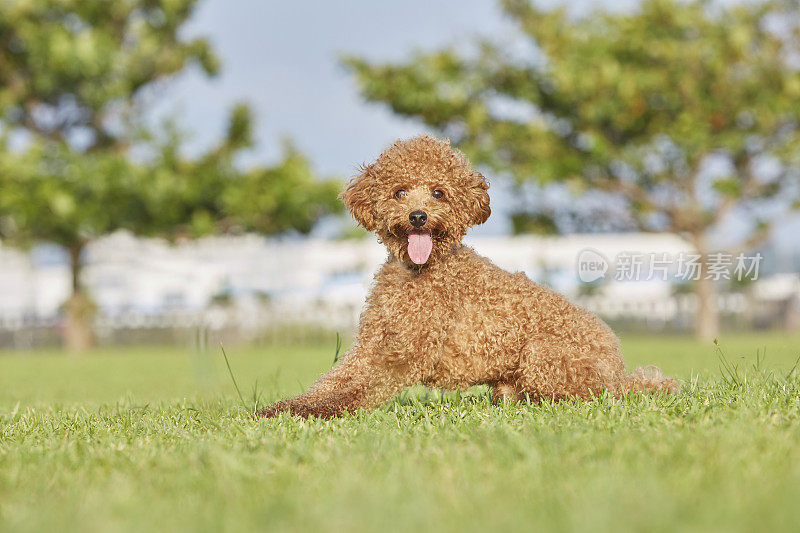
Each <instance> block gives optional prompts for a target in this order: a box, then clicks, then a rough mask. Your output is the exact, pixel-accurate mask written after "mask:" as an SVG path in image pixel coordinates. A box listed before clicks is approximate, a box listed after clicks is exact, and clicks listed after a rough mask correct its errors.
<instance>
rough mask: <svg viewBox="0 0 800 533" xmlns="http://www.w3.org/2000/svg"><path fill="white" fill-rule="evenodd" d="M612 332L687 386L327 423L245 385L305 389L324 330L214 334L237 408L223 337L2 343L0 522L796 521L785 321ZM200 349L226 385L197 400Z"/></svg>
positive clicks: (761, 526)
mask: <svg viewBox="0 0 800 533" xmlns="http://www.w3.org/2000/svg"><path fill="white" fill-rule="evenodd" d="M623 343H624V345H625V346H626V354H627V355H628V359H629V360H630V362H629V364H638V363H642V362H647V363H652V362H656V363H658V364H660V365H662V366H663V367H666V368H669V371H670V372H677V375H678V376H679V378H680V379H681V382H682V385H683V391H682V392H681V394H680V395H679V396H678V397H677V398H670V397H642V396H631V397H628V398H624V399H621V400H617V401H613V400H610V399H608V398H598V399H597V400H595V401H592V402H586V403H582V402H557V403H551V402H544V403H543V404H541V405H525V404H516V403H506V404H503V405H497V406H495V405H492V404H491V398H490V397H489V395H488V393H487V391H486V390H485V389H478V390H471V391H468V392H462V393H440V392H437V391H430V390H427V389H414V390H409V391H406V392H404V393H403V394H401V395H400V396H399V397H397V398H396V399H395V400H394V401H392V402H390V403H389V404H387V405H386V406H384V407H382V408H381V409H379V410H377V411H375V412H372V413H360V414H358V415H356V416H348V417H344V418H342V419H339V420H333V421H320V420H309V421H305V420H296V419H291V418H288V417H283V418H278V419H273V420H259V421H253V420H252V419H250V418H249V408H250V405H249V401H250V398H249V394H248V387H249V385H250V384H251V383H252V382H253V381H254V380H255V379H256V378H259V382H260V383H262V384H266V387H263V388H265V389H266V392H267V394H266V396H267V397H266V398H265V400H268V401H271V400H273V399H275V398H276V397H278V396H280V395H283V394H288V393H296V392H298V391H299V389H300V388H301V386H303V385H308V384H309V383H310V382H311V381H313V379H314V378H315V377H316V376H317V375H318V374H319V372H321V371H323V370H324V369H326V368H327V367H329V366H330V362H331V345H330V342H326V343H325V344H324V345H322V346H320V347H319V348H317V349H299V348H293V347H280V348H275V349H257V350H256V349H252V350H242V349H240V348H239V349H235V348H231V347H229V348H227V353H228V358H229V359H230V364H231V366H232V367H233V368H234V369H235V371H236V374H237V376H238V379H239V381H240V382H241V383H240V384H241V385H242V395H243V397H244V399H245V402H248V406H247V408H244V407H242V406H241V404H240V403H239V402H240V400H239V398H238V395H237V393H236V392H235V390H234V388H233V387H232V386H231V383H230V378H229V377H228V375H227V369H226V365H225V361H224V359H223V357H222V356H221V354H219V353H218V351H217V350H216V349H213V350H211V351H212V352H213V355H212V354H211V353H208V354H196V355H194V356H193V357H189V356H188V355H187V354H186V353H182V352H181V351H174V350H173V351H165V350H164V349H159V348H151V349H148V350H146V351H145V352H142V351H141V349H135V350H134V349H119V350H109V351H106V352H97V353H91V354H88V355H87V356H86V357H83V358H80V359H66V358H64V357H61V356H59V355H58V354H52V353H51V354H45V353H38V354H36V356H35V357H31V356H30V355H32V354H8V353H6V354H2V356H0V495H2V498H0V529H3V530H13V531H27V530H31V531H41V530H42V529H54V528H57V529H59V530H66V531H71V530H81V531H85V530H109V529H113V530H122V531H140V530H145V529H159V530H163V529H169V530H175V531H182V530H189V531H196V530H198V529H200V530H204V529H231V530H250V529H268V530H270V531H289V530H291V531H306V530H313V531H342V530H347V531H374V530H375V529H378V528H381V527H385V525H386V524H391V528H390V529H392V530H414V531H418V530H427V529H430V528H431V527H432V526H433V527H434V528H435V529H436V530H441V531H487V530H493V529H497V528H501V529H504V530H548V531H549V530H592V531H619V530H620V529H632V530H648V531H650V530H655V531H674V530H676V529H677V530H726V531H752V530H773V529H777V530H792V529H793V528H794V526H795V524H796V523H797V520H798V511H797V506H796V505H794V502H795V501H796V500H797V498H798V497H800V484H799V483H798V479H800V445H798V442H800V439H799V438H798V437H800V418H799V417H798V412H799V411H798V410H799V409H800V404H799V403H798V402H799V400H798V398H800V380H799V379H798V377H797V370H795V371H794V372H792V371H791V368H792V365H793V363H794V361H795V359H796V358H797V355H798V353H797V346H798V339H797V336H796V335H795V336H792V337H790V336H780V335H757V336H737V337H735V338H724V339H723V344H724V345H725V346H726V347H727V349H726V357H725V359H723V360H721V359H720V358H719V357H718V355H717V354H716V353H715V347H714V346H713V345H712V344H710V343H708V344H703V345H701V344H699V343H697V342H695V341H692V340H691V339H678V338H670V337H660V338H657V339H654V338H653V336H647V337H637V338H627V337H625V338H623ZM757 346H766V347H767V356H766V359H765V360H762V359H759V358H758V357H757V356H756V350H755V347H757ZM204 364H213V365H214V369H215V374H216V378H217V381H218V386H219V388H214V389H212V390H211V391H206V392H205V394H201V395H199V396H198V395H197V394H198V392H197V384H195V383H194V382H193V375H197V374H198V372H197V371H198V367H201V366H202V365H204ZM192 370H195V372H192ZM278 370H281V373H280V379H276V377H275V376H276V374H277V372H278ZM219 391H224V392H225V396H224V397H223V396H221V395H220V392H219ZM43 502H46V504H44V505H43Z"/></svg>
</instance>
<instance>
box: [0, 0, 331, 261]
mask: <svg viewBox="0 0 800 533" xmlns="http://www.w3.org/2000/svg"><path fill="white" fill-rule="evenodd" d="M195 5H196V0H124V1H120V2H109V1H107V0H24V1H19V2H0V237H2V238H4V239H7V240H9V241H11V242H16V243H18V244H23V245H24V244H29V243H32V242H40V241H48V242H54V243H57V244H60V245H62V246H64V247H66V248H68V249H70V250H71V251H72V252H73V255H75V256H76V257H79V256H80V253H79V252H80V250H81V249H83V247H84V246H85V244H86V243H87V242H90V241H91V240H92V239H95V238H97V237H99V236H102V235H105V234H107V233H109V232H112V231H115V230H118V229H128V230H131V231H133V232H135V233H137V234H143V235H161V236H166V237H174V236H176V235H189V236H197V235H203V234H207V233H211V232H216V231H224V230H228V229H240V230H253V231H258V232H262V233H265V234H273V233H280V232H284V231H288V230H297V231H301V232H308V231H310V230H311V228H312V227H313V225H314V224H315V222H316V221H317V220H318V219H319V218H320V217H321V216H323V215H325V214H327V213H330V212H333V211H335V210H337V209H338V208H339V206H338V203H337V202H336V189H338V187H337V185H336V184H334V183H332V182H329V181H320V180H318V179H317V178H316V176H315V175H314V173H313V172H312V170H311V168H310V166H309V164H308V161H307V160H306V159H305V158H304V157H303V155H302V154H300V153H299V152H298V151H297V150H295V149H293V148H291V147H290V146H288V145H287V148H286V149H285V151H284V156H283V158H282V160H281V161H279V162H278V163H277V164H276V165H274V166H272V167H260V168H252V169H248V170H242V169H241V166H240V165H238V164H237V161H236V160H237V156H238V155H239V154H240V153H241V152H242V150H245V149H247V148H249V147H251V145H252V144H253V132H252V129H253V127H252V118H251V113H250V110H249V109H248V108H247V106H246V105H243V104H240V105H238V106H236V107H235V108H234V109H233V110H232V112H231V116H230V120H229V124H228V128H227V132H226V135H225V136H224V138H223V139H222V140H221V141H220V142H219V143H218V145H217V146H215V147H213V148H212V149H210V150H209V151H208V152H207V153H205V154H203V155H201V156H199V157H197V158H195V159H191V158H188V157H186V156H185V149H184V143H183V137H182V135H180V134H179V132H178V131H177V129H176V128H175V127H174V126H170V125H166V127H165V128H164V130H163V131H161V132H158V134H154V133H153V132H151V131H148V127H147V124H145V123H144V121H143V119H142V116H143V114H144V111H145V110H146V108H147V105H148V104H149V103H150V102H151V100H152V96H153V94H154V91H153V90H152V89H154V88H157V87H158V86H159V85H160V84H163V83H164V82H165V81H168V80H169V79H170V78H171V77H172V76H173V75H175V74H177V73H179V72H181V71H183V70H184V69H186V68H187V67H189V66H192V65H194V66H198V67H200V68H201V69H202V70H203V71H204V72H206V73H208V74H213V73H215V72H216V71H217V70H218V61H217V59H216V58H215V56H214V55H213V53H212V52H211V49H210V47H209V45H208V43H207V41H205V40H204V39H193V40H186V39H183V38H182V37H181V33H182V32H181V30H182V28H183V26H184V24H185V23H186V21H187V20H188V19H189V17H190V16H191V14H192V12H193V10H194V7H195ZM142 153H143V154H146V155H145V156H142V155H141V154H142ZM73 268H76V269H78V268H80V264H79V262H76V263H75V264H73Z"/></svg>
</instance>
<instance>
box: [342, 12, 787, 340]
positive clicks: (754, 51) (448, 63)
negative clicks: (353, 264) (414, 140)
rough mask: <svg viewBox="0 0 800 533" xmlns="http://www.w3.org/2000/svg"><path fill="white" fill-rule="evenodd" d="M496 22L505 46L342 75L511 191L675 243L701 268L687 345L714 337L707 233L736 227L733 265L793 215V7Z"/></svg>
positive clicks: (352, 63)
mask: <svg viewBox="0 0 800 533" xmlns="http://www.w3.org/2000/svg"><path fill="white" fill-rule="evenodd" d="M502 8H503V10H504V12H505V14H506V15H507V16H508V17H510V18H511V19H512V20H513V21H514V22H515V23H516V25H517V27H518V28H519V30H520V32H519V35H518V37H519V39H518V40H517V41H515V42H514V43H513V45H512V46H508V47H504V46H500V45H497V44H494V43H492V42H489V41H480V42H479V43H478V46H477V47H476V48H477V49H478V51H477V52H476V53H472V54H467V53H458V52H457V51H455V50H452V49H447V50H442V51H437V52H433V53H418V54H416V55H414V56H413V57H412V58H411V59H409V60H408V61H406V62H402V63H397V64H380V63H370V62H368V61H366V60H363V59H359V58H355V57H350V58H347V59H346V60H345V61H346V64H347V65H348V66H349V67H350V68H351V69H352V71H353V72H354V73H355V76H356V79H357V82H358V85H359V87H360V90H361V92H362V94H363V96H364V97H365V98H366V99H367V100H369V101H375V102H385V103H386V104H388V105H389V106H390V107H391V109H392V110H393V111H394V112H396V113H398V114H400V115H404V116H409V117H414V118H417V119H419V120H421V121H422V122H424V123H425V124H427V125H428V126H431V127H433V128H435V129H436V130H438V131H440V132H442V133H443V134H445V135H447V136H449V137H450V138H451V139H452V140H453V141H454V142H455V143H456V144H458V145H459V146H460V147H461V148H462V149H463V150H464V151H465V152H466V153H467V154H469V155H470V156H471V157H472V158H473V160H474V161H476V162H477V163H479V164H483V165H486V166H488V167H490V168H492V169H494V170H495V171H498V172H501V173H504V174H508V175H511V176H513V177H514V179H515V180H516V181H517V182H518V183H524V182H529V181H536V182H538V183H553V182H560V183H563V184H566V186H568V187H570V188H572V189H573V190H575V191H578V192H581V191H603V192H604V193H606V194H610V195H613V196H614V197H615V198H620V199H622V200H624V205H625V206H626V209H627V210H628V211H630V216H631V219H632V220H633V221H634V223H635V225H636V227H637V228H638V229H640V230H643V231H668V232H674V233H677V234H680V235H683V236H685V238H687V239H688V241H689V242H690V243H691V244H692V245H693V246H694V247H695V248H696V250H697V251H698V252H699V253H702V254H703V257H704V259H703V260H702V273H701V276H700V279H699V280H698V281H697V282H696V284H695V292H696V294H697V296H698V301H699V302H700V306H699V307H700V309H699V312H698V317H697V327H696V332H697V334H698V336H700V337H701V338H704V339H709V338H713V337H714V336H715V335H716V334H717V332H718V327H719V316H718V310H717V304H716V294H715V287H714V284H713V283H712V282H711V281H710V280H708V279H706V278H707V271H708V265H709V261H708V257H709V254H711V253H712V252H713V251H714V248H713V246H714V245H713V243H712V242H710V240H709V239H710V235H711V233H712V232H713V231H715V230H717V231H718V230H719V229H720V228H724V227H726V224H728V223H729V222H730V221H731V220H732V219H733V218H737V219H738V220H740V221H747V224H748V229H747V230H746V231H744V232H743V235H742V237H741V239H739V240H738V242H737V243H735V244H734V245H733V246H732V247H731V248H730V250H731V251H734V252H736V251H738V250H748V249H751V248H752V247H754V246H756V245H758V244H759V243H760V242H762V241H763V240H764V239H765V238H766V237H767V236H768V235H769V232H770V229H771V227H772V223H773V221H774V220H775V219H774V214H775V213H776V212H781V213H786V212H789V211H792V210H796V209H797V208H798V202H797V199H798V187H797V184H798V181H797V154H798V153H800V152H798V150H797V148H798V139H799V137H798V134H799V133H800V106H798V105H797V102H798V99H799V98H800V73H798V70H797V68H795V67H794V66H793V65H795V66H796V58H797V57H798V56H797V52H798V50H797V43H798V42H800V31H798V25H797V22H796V21H797V20H798V18H797V15H798V9H797V5H796V3H795V2H767V3H743V4H741V5H725V6H722V5H717V4H714V3H711V2H709V1H703V0H694V1H688V2H683V1H677V0H645V1H644V2H643V3H642V4H641V5H640V6H638V8H636V9H635V10H633V11H631V12H625V13H608V12H602V11H595V12H592V13H589V14H587V15H585V16H583V17H571V16H570V15H569V14H568V13H567V11H566V9H553V10H544V9H540V8H537V7H535V6H534V5H532V4H531V3H529V2H527V1H526V0H504V1H503V2H502ZM525 45H527V48H526V46H525ZM525 50H527V51H525ZM712 162H714V164H713V165H712V164H711V163H712ZM709 167H713V168H714V169H716V172H711V171H709Z"/></svg>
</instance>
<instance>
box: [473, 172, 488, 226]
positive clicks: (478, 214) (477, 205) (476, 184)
mask: <svg viewBox="0 0 800 533" xmlns="http://www.w3.org/2000/svg"><path fill="white" fill-rule="evenodd" d="M488 190H489V184H488V183H486V179H485V178H484V177H483V175H482V174H481V173H480V172H475V171H473V174H472V182H471V184H470V189H469V194H470V197H471V206H472V222H471V224H472V225H477V224H483V223H484V222H486V221H487V220H488V219H489V215H491V214H492V210H491V208H490V207H489V193H488V192H486V191H488Z"/></svg>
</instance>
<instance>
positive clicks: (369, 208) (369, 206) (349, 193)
mask: <svg viewBox="0 0 800 533" xmlns="http://www.w3.org/2000/svg"><path fill="white" fill-rule="evenodd" d="M373 167H374V165H362V167H361V174H359V175H358V176H356V177H354V178H353V179H351V180H350V182H349V183H348V184H347V186H346V187H345V188H344V190H343V191H342V193H341V194H340V195H339V198H341V199H342V201H343V202H344V206H345V208H347V211H348V212H349V213H350V214H351V215H353V217H355V219H356V221H357V222H358V223H359V224H361V225H362V226H364V228H365V229H366V230H367V231H374V230H375V225H376V223H377V220H376V216H375V205H374V202H373V198H374V196H373V194H372V189H373V184H374V183H375V176H374V175H373Z"/></svg>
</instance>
